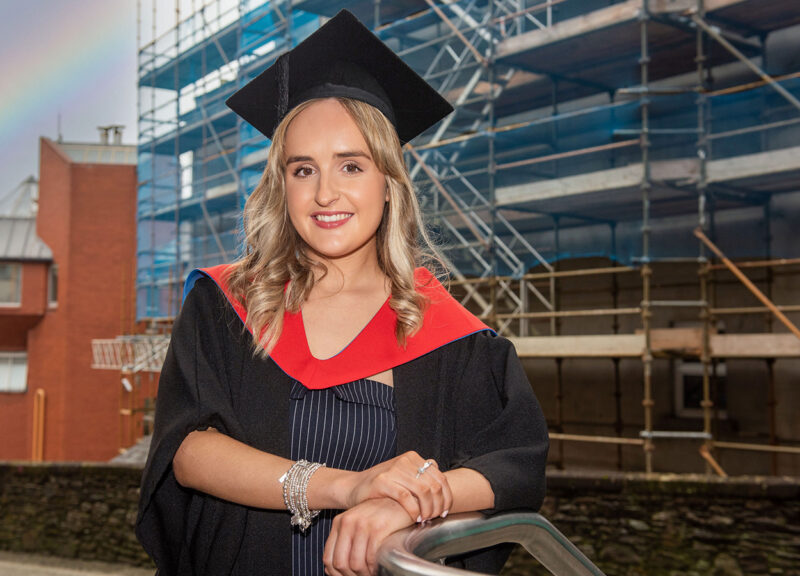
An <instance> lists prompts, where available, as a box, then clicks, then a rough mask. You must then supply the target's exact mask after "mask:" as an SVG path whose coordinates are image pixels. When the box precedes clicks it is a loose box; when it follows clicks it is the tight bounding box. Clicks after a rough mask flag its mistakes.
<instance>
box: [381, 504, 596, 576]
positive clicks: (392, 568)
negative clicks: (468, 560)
mask: <svg viewBox="0 0 800 576" xmlns="http://www.w3.org/2000/svg"><path fill="white" fill-rule="evenodd" d="M505 542H514V543H517V544H521V545H522V546H524V547H525V549H526V550H527V551H528V553H530V554H531V556H533V557H534V558H536V559H537V560H538V561H539V562H540V563H541V564H542V566H544V567H545V568H547V570H549V571H550V573H551V574H553V575H554V576H604V574H603V572H601V571H600V569H599V568H597V566H595V565H594V564H593V563H592V562H591V560H589V559H588V558H587V557H586V556H585V555H584V554H583V553H582V552H581V551H580V550H578V548H577V547H576V546H575V545H574V544H573V543H572V542H570V541H569V540H568V539H567V537H566V536H564V535H563V534H562V533H561V532H559V531H558V530H557V529H556V527H555V526H553V525H552V524H551V523H550V522H549V521H548V520H547V519H546V518H544V516H542V515H541V514H537V513H535V512H508V513H504V514H497V515H495V516H484V515H482V514H480V513H478V512H470V513H466V514H456V515H454V516H451V517H450V518H447V519H446V520H437V521H435V522H433V523H431V524H426V525H424V526H418V527H415V528H408V529H406V530H401V531H399V532H397V533H395V534H392V535H391V536H389V537H388V538H387V539H386V540H385V541H384V542H383V544H382V545H381V548H380V550H379V551H378V565H379V567H380V569H379V574H382V575H384V576H446V575H455V574H461V575H464V574H477V572H472V571H469V570H461V569H458V568H452V567H450V566H445V565H443V564H441V563H439V561H440V560H442V559H444V558H447V557H448V556H455V555H458V554H464V553H465V552H471V551H474V550H480V549H482V548H486V547H487V546H494V545H495V544H502V543H505Z"/></svg>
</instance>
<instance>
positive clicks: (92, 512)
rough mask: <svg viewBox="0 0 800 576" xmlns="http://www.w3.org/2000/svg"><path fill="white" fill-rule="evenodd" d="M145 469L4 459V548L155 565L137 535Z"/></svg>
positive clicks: (0, 482)
mask: <svg viewBox="0 0 800 576" xmlns="http://www.w3.org/2000/svg"><path fill="white" fill-rule="evenodd" d="M141 476H142V470H141V467H123V466H106V465H102V464H29V463H19V464H16V463H0V549H2V550H9V551H14V552H31V553H33V552H35V553H37V554H49V555H53V556H62V557H66V558H81V559H83V560H104V561H107V562H124V563H128V564H132V565H136V566H152V563H151V562H150V559H149V558H148V557H147V555H146V554H145V552H144V550H142V547H141V546H140V545H139V542H138V541H137V540H136V537H135V535H134V533H133V526H134V522H135V521H136V510H137V502H138V499H139V480H140V479H141Z"/></svg>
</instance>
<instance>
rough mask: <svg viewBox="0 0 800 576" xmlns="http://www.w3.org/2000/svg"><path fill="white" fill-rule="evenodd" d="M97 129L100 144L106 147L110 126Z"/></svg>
mask: <svg viewBox="0 0 800 576" xmlns="http://www.w3.org/2000/svg"><path fill="white" fill-rule="evenodd" d="M97 129H98V130H99V131H100V144H103V145H104V146H105V145H107V144H108V132H109V131H110V130H111V126H98V127H97Z"/></svg>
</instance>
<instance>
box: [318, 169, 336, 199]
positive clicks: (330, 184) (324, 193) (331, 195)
mask: <svg viewBox="0 0 800 576" xmlns="http://www.w3.org/2000/svg"><path fill="white" fill-rule="evenodd" d="M320 172H321V173H320V177H319V180H318V182H319V184H318V186H317V193H316V194H315V195H314V201H315V202H316V203H317V204H319V205H320V206H330V205H331V204H333V203H334V202H336V200H338V199H339V192H338V190H337V189H336V184H335V182H334V181H333V178H331V177H330V176H329V175H327V174H326V172H324V171H320Z"/></svg>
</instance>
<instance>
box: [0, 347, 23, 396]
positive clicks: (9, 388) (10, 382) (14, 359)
mask: <svg viewBox="0 0 800 576" xmlns="http://www.w3.org/2000/svg"><path fill="white" fill-rule="evenodd" d="M27 389H28V355H27V354H26V353H25V352H0V392H25V391H26V390H27Z"/></svg>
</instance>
